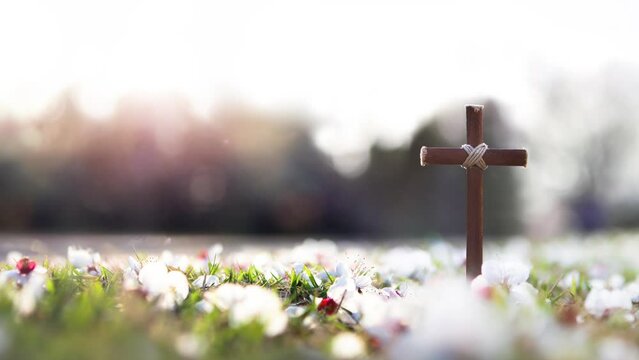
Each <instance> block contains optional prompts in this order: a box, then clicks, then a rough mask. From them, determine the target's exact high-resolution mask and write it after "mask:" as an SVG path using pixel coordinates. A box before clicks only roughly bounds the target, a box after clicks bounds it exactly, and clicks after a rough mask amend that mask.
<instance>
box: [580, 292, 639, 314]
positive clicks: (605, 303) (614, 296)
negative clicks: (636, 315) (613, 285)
mask: <svg viewBox="0 0 639 360" xmlns="http://www.w3.org/2000/svg"><path fill="white" fill-rule="evenodd" d="M584 308H585V309H586V311H588V313H589V314H591V315H593V316H595V317H602V316H604V315H607V314H609V313H610V312H611V311H614V310H631V309H632V298H631V296H630V294H629V293H628V292H626V291H624V290H618V289H613V290H609V289H604V288H594V289H592V290H591V291H590V293H588V296H587V297H586V300H585V301H584Z"/></svg>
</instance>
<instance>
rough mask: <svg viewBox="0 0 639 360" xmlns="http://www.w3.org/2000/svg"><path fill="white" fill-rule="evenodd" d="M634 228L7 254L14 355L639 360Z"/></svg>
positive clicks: (3, 349)
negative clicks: (469, 253) (465, 239)
mask: <svg viewBox="0 0 639 360" xmlns="http://www.w3.org/2000/svg"><path fill="white" fill-rule="evenodd" d="M637 240H639V235H638V234H635V233H617V234H615V233H604V234H599V235H590V236H571V237H565V238H558V239H554V240H546V241H530V240H528V239H523V238H518V239H511V240H510V241H508V242H503V243H499V244H491V243H489V244H488V246H487V249H486V256H485V262H484V265H483V267H482V275H480V276H479V277H477V278H475V279H472V281H470V280H467V279H466V278H465V276H464V260H465V259H464V258H465V251H464V249H463V247H460V246H459V244H454V245H453V244H450V243H448V242H445V241H436V242H426V241H424V242H423V243H417V244H410V245H408V244H406V245H402V244H397V245H394V246H377V247H375V246H363V247H358V246H356V245H353V244H349V245H343V244H341V243H336V242H333V241H330V240H313V239H307V240H305V241H300V242H299V243H297V244H295V245H290V246H276V247H271V248H268V249H267V248H259V247H257V246H251V247H246V248H237V249H233V250H232V251H229V250H226V251H225V249H224V248H223V246H222V245H219V244H211V245H210V246H208V247H206V248H203V249H201V250H194V251H185V252H183V253H182V252H180V253H177V252H172V251H171V246H170V245H169V246H167V248H166V249H164V250H163V251H158V252H157V253H149V254H146V253H142V252H135V251H131V253H129V254H112V255H110V256H101V255H100V254H99V253H97V252H95V251H93V250H90V249H87V248H80V247H74V246H70V247H69V248H68V249H67V254H66V256H64V255H65V254H50V255H48V256H42V255H35V256H32V257H29V256H28V255H29V254H20V253H18V252H15V251H12V252H9V253H8V254H7V256H6V259H5V260H4V262H3V263H2V265H1V266H2V272H1V273H0V357H1V358H6V359H17V358H20V359H40V358H46V359H69V358H73V359H180V358H192V359H199V358H232V359H254V358H260V359H269V358H270V359H276V358H308V359H322V358H337V359H356V358H379V359H386V358H391V359H422V358H434V359H506V358H508V359H512V358H516V359H633V358H639V347H638V346H637V344H639V331H638V330H637V323H638V319H637V315H638V314H637V309H638V306H637V304H638V303H639V278H637V273H638V272H639V261H637V257H636V254H638V253H639V242H638V241H637Z"/></svg>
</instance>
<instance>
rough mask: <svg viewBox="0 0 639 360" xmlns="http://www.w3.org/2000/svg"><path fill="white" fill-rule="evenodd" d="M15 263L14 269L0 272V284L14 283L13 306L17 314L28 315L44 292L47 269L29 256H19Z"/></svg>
mask: <svg viewBox="0 0 639 360" xmlns="http://www.w3.org/2000/svg"><path fill="white" fill-rule="evenodd" d="M15 263H16V268H15V269H13V270H5V271H2V272H0V284H2V285H4V284H7V283H8V282H13V283H15V285H16V292H13V293H12V298H13V304H14V307H15V308H16V310H17V311H18V313H19V314H21V315H29V314H31V313H33V311H34V310H35V307H36V304H37V301H38V300H39V299H40V298H41V297H42V295H43V294H44V291H45V287H44V286H45V283H46V280H47V276H46V274H47V269H45V268H43V267H42V266H38V265H37V264H36V262H35V261H33V260H31V259H29V258H21V259H19V260H18V261H16V262H15Z"/></svg>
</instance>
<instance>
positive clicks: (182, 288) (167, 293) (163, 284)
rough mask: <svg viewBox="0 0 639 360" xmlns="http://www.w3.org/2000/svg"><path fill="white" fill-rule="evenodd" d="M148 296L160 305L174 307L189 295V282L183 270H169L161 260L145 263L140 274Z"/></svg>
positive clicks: (163, 307)
mask: <svg viewBox="0 0 639 360" xmlns="http://www.w3.org/2000/svg"><path fill="white" fill-rule="evenodd" d="M138 280H139V282H140V284H141V285H142V289H143V290H144V291H146V293H147V298H148V299H149V300H151V301H156V302H157V305H158V307H160V308H162V309H166V310H171V309H174V308H175V307H176V306H177V305H180V304H182V302H183V301H184V299H186V297H187V296H188V295H189V282H188V280H187V278H186V275H184V273H182V272H181V271H168V269H167V268H166V265H164V264H163V263H160V262H150V263H147V264H145V265H144V266H143V267H142V269H140V273H139V275H138Z"/></svg>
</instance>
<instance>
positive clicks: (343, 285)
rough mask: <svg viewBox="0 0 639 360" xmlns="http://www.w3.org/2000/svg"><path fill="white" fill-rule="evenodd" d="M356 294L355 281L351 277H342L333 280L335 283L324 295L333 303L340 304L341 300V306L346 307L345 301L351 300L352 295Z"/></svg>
mask: <svg viewBox="0 0 639 360" xmlns="http://www.w3.org/2000/svg"><path fill="white" fill-rule="evenodd" d="M355 294H357V286H356V285H355V280H353V278H352V277H348V276H342V277H339V278H337V279H335V282H334V283H333V285H331V287H329V288H328V291H327V292H326V295H327V296H328V297H329V298H331V299H333V300H335V302H337V303H340V302H341V301H342V299H343V300H344V303H343V305H344V306H347V304H346V303H347V302H348V301H347V299H349V298H351V297H352V296H353V295H355Z"/></svg>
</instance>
